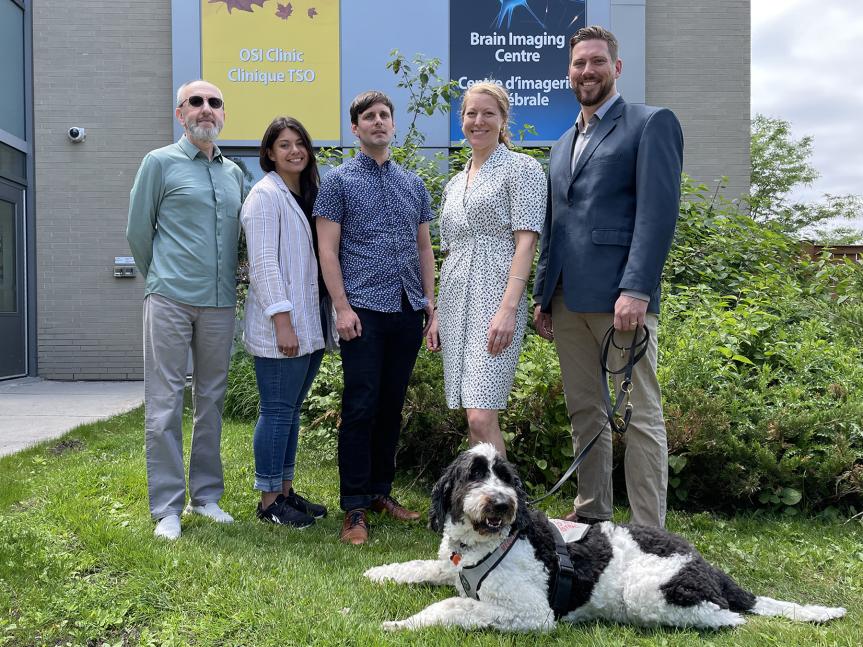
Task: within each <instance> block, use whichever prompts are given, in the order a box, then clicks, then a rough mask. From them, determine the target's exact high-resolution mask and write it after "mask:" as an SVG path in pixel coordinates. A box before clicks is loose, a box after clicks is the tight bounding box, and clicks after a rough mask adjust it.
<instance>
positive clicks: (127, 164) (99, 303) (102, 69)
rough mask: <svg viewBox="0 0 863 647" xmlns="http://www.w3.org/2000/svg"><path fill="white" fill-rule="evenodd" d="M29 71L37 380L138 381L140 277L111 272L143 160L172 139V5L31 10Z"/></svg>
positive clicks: (98, 0)
mask: <svg viewBox="0 0 863 647" xmlns="http://www.w3.org/2000/svg"><path fill="white" fill-rule="evenodd" d="M33 68H34V69H33V76H34V113H35V114H34V123H35V163H36V183H35V193H36V254H37V258H36V263H37V283H38V285H37V299H38V311H37V333H38V361H39V375H40V376H42V377H44V378H47V379H61V380H62V379H68V380H75V379H81V380H86V379H121V380H122V379H141V378H142V377H143V359H142V352H141V300H142V298H143V281H142V279H141V278H140V277H136V278H135V279H134V280H131V279H115V278H114V277H113V274H112V269H113V260H114V257H115V256H128V255H129V251H128V246H127V244H126V239H125V228H126V214H127V210H128V206H129V189H130V187H131V185H132V181H133V179H134V177H135V172H136V171H137V168H138V164H139V163H140V161H141V158H142V157H143V156H144V154H145V153H146V152H147V151H149V150H151V149H153V148H156V147H159V146H164V145H165V144H168V143H170V142H171V140H172V133H171V120H172V115H171V106H172V103H173V101H172V98H171V94H172V91H171V2H170V0H148V1H147V2H138V3H132V2H116V0H76V2H68V0H40V1H39V2H34V3H33ZM70 126H82V127H84V128H86V130H87V140H86V141H85V142H83V143H81V144H73V143H71V142H69V141H68V139H67V138H66V131H67V130H68V128H69V127H70Z"/></svg>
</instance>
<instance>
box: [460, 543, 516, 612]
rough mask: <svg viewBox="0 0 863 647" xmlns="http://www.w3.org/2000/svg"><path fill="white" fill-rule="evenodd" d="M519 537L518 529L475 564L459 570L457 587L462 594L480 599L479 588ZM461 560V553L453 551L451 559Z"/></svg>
mask: <svg viewBox="0 0 863 647" xmlns="http://www.w3.org/2000/svg"><path fill="white" fill-rule="evenodd" d="M516 539H518V530H516V531H515V532H513V533H512V534H511V535H510V536H509V537H507V538H506V539H505V540H504V541H503V542H502V543H501V544H500V545H499V546H498V547H497V548H495V549H494V550H493V551H491V552H490V553H489V554H488V555H486V556H485V557H483V558H482V559H481V560H480V561H478V562H477V563H476V564H474V565H473V566H465V567H464V568H462V569H461V571H459V574H458V582H457V583H456V588H458V589H459V591H461V594H462V595H464V596H465V597H468V598H473V599H474V600H479V589H480V587H481V586H482V583H483V582H484V581H485V578H486V577H488V574H489V573H491V572H492V571H493V570H494V569H495V568H496V567H497V565H498V564H500V563H501V561H502V560H503V558H504V557H506V556H507V553H509V551H510V549H511V548H512V547H513V546H514V545H515V540H516ZM460 560H461V555H460V554H459V553H453V554H452V555H451V556H450V561H451V562H452V563H453V564H456V565H458V561H460Z"/></svg>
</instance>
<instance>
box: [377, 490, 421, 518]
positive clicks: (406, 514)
mask: <svg viewBox="0 0 863 647" xmlns="http://www.w3.org/2000/svg"><path fill="white" fill-rule="evenodd" d="M372 510H374V511H375V512H386V513H387V514H389V515H391V516H392V517H393V518H395V519H398V520H399V521H416V520H417V519H419V518H420V513H419V512H414V511H413V510H408V509H407V508H405V507H404V506H403V505H402V504H400V503H399V502H398V501H396V500H395V499H394V498H392V497H391V496H379V497H378V498H377V499H372Z"/></svg>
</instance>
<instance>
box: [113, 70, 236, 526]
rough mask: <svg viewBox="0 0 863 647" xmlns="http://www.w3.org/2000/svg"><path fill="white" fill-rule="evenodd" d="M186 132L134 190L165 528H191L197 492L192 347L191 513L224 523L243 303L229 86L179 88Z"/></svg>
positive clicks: (132, 226) (152, 160) (150, 415)
mask: <svg viewBox="0 0 863 647" xmlns="http://www.w3.org/2000/svg"><path fill="white" fill-rule="evenodd" d="M175 115H176V118H177V121H179V122H180V124H181V125H182V126H183V130H184V131H185V132H184V134H183V136H182V137H181V138H180V140H179V141H178V142H177V143H175V144H171V145H170V146H165V147H164V148H159V149H157V150H154V151H151V152H150V153H148V154H147V155H146V157H144V160H143V162H141V167H140V168H139V169H138V174H137V176H136V177H135V183H134V185H133V186H132V191H131V194H130V196H129V222H128V226H127V229H126V238H127V240H128V241H129V247H130V249H131V250H132V254H133V256H134V257H135V264H136V265H137V267H138V270H139V271H140V272H141V275H142V276H143V277H144V279H145V281H146V283H145V297H144V407H145V422H144V426H145V440H146V454H147V488H148V494H149V498H150V513H151V514H152V516H153V518H154V519H155V520H156V521H157V522H158V523H157V525H156V530H155V535H156V536H157V537H161V538H164V539H177V538H178V537H179V536H180V514H181V513H183V512H184V504H185V502H186V479H185V469H184V465H183V437H182V424H183V393H184V389H185V385H186V370H187V367H188V357H189V351H190V350H191V353H192V362H193V367H194V368H193V374H192V398H193V407H194V430H193V433H192V452H191V458H190V460H189V504H188V506H186V507H185V513H194V514H200V515H203V516H205V517H208V518H210V519H212V520H214V521H217V522H220V523H231V522H232V521H233V518H232V517H231V516H230V515H229V514H228V513H227V512H225V511H224V510H222V509H221V508H220V507H219V503H218V502H219V499H220V498H221V497H222V492H223V491H224V479H223V476H222V460H221V453H220V442H221V434H222V406H223V404H224V400H225V387H226V386H227V379H228V365H229V363H230V354H231V344H232V341H233V336H234V308H235V305H236V270H237V242H238V239H239V232H240V224H239V215H240V205H241V203H242V200H243V195H244V191H243V173H242V171H241V170H240V168H239V167H238V166H237V165H236V164H234V163H233V162H231V161H230V160H228V159H227V158H225V157H223V156H222V153H221V151H220V150H219V148H218V146H216V144H215V141H216V139H217V137H218V136H219V132H220V131H221V130H222V126H223V125H224V122H225V108H224V102H223V99H222V93H221V92H220V91H219V88H217V87H216V86H214V85H213V84H211V83H207V82H206V81H202V80H197V81H191V82H189V83H186V84H184V85H182V86H180V88H179V89H178V90H177V108H176V111H175Z"/></svg>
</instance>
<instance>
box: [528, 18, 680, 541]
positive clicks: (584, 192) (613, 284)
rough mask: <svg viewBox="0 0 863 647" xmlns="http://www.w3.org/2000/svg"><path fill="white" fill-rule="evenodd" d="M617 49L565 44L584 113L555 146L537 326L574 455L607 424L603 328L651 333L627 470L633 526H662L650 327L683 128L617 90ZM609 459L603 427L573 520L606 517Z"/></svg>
mask: <svg viewBox="0 0 863 647" xmlns="http://www.w3.org/2000/svg"><path fill="white" fill-rule="evenodd" d="M617 52H618V43H617V39H616V38H615V37H614V35H613V34H612V33H611V32H609V31H608V30H606V29H603V28H602V27H596V26H593V27H585V28H583V29H580V30H579V31H578V32H576V34H575V35H574V36H573V37H572V38H571V39H570V65H569V79H570V82H571V84H572V88H573V91H574V92H575V96H576V97H577V98H578V101H579V103H580V104H581V112H580V113H579V115H578V119H577V120H576V123H575V125H574V126H573V127H572V128H570V129H569V130H568V131H566V133H564V135H563V137H561V138H560V139H559V140H558V141H557V143H556V144H555V145H554V147H553V148H552V149H551V161H550V166H549V192H548V195H549V200H548V211H547V214H546V220H545V226H544V228H543V232H542V237H541V241H540V257H539V263H538V265H537V273H536V285H535V286H534V304H535V307H534V323H535V325H536V328H537V331H538V332H539V334H540V335H542V336H543V337H545V338H546V339H553V340H554V342H555V346H556V348H557V353H558V356H559V358H560V366H561V373H562V376H563V384H564V391H565V395H566V403H567V409H568V412H569V415H570V419H571V422H572V434H573V446H574V449H575V451H576V454H577V453H578V452H579V451H581V448H582V447H583V446H584V445H585V444H586V443H587V442H589V440H590V439H591V438H592V437H593V436H594V434H595V433H596V432H597V431H598V430H599V429H600V428H601V427H602V426H603V424H604V422H605V420H606V418H605V409H604V406H603V394H602V388H603V385H602V383H601V379H600V367H599V362H598V358H599V354H600V343H601V341H602V337H603V335H604V334H605V331H606V330H607V329H608V327H609V326H611V325H614V328H615V329H616V331H618V334H617V337H616V340H617V341H618V343H621V342H626V343H628V342H629V341H631V339H632V338H633V336H634V334H635V331H636V330H637V329H639V328H641V327H645V328H647V330H649V331H650V342H649V346H648V349H647V353H646V355H645V357H644V358H643V359H642V360H641V361H640V362H639V363H638V364H636V366H635V369H634V371H633V383H634V388H633V391H632V394H631V396H630V401H631V403H632V406H633V414H632V419H631V422H630V425H629V429H628V430H627V432H626V434H625V441H626V455H625V459H624V471H625V476H626V487H627V494H628V497H629V503H630V507H631V509H632V521H633V522H634V523H639V524H646V525H653V526H660V527H661V526H663V525H664V523H665V509H666V490H667V484H668V448H667V443H666V436H665V423H664V421H663V418H662V404H661V399H660V392H659V383H658V382H657V379H656V330H657V315H658V314H659V283H660V277H661V274H662V266H663V265H664V263H665V259H666V256H667V255H668V251H669V248H670V247H671V239H672V237H673V235H674V227H675V224H676V221H677V213H678V208H679V203H680V173H681V167H682V158H683V134H682V132H681V129H680V124H679V122H678V121H677V118H676V117H675V116H674V113H672V112H671V111H670V110H668V109H665V108H654V107H651V106H645V105H636V104H628V103H626V102H625V101H624V100H623V99H622V98H621V97H620V95H619V94H618V93H617V86H616V81H617V78H618V77H619V76H620V72H621V69H622V62H621V60H620V59H619V58H618V56H617ZM641 336H642V335H641V333H639V338H641ZM615 355H616V356H617V359H618V360H619V357H620V353H615ZM611 459H612V450H611V431H610V430H609V429H606V430H605V431H604V432H603V435H602V437H601V438H600V439H599V441H598V442H597V443H596V444H595V445H594V447H593V449H592V450H591V451H590V453H589V454H588V456H587V458H586V459H585V461H584V462H583V463H582V464H581V466H580V467H579V469H578V496H577V497H576V499H575V504H574V508H575V510H574V512H573V513H571V514H570V515H568V516H567V518H568V519H570V520H578V521H581V522H586V523H591V522H595V521H601V520H606V519H610V518H611V515H612V486H611V465H612V461H611Z"/></svg>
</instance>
